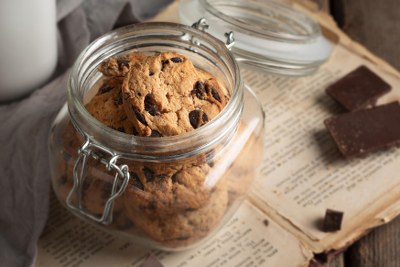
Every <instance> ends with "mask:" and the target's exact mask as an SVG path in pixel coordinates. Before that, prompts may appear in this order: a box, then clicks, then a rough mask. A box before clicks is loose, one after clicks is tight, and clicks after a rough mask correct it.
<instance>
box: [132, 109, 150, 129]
mask: <svg viewBox="0 0 400 267" xmlns="http://www.w3.org/2000/svg"><path fill="white" fill-rule="evenodd" d="M132 110H133V112H134V113H135V116H136V119H137V120H138V121H140V122H141V123H143V124H144V125H147V122H146V119H145V118H144V116H143V114H142V113H140V111H138V110H137V109H135V108H132Z"/></svg>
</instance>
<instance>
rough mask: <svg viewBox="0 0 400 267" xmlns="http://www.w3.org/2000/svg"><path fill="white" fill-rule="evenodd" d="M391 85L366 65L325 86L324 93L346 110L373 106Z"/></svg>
mask: <svg viewBox="0 0 400 267" xmlns="http://www.w3.org/2000/svg"><path fill="white" fill-rule="evenodd" d="M390 90H391V86H390V85H389V84H388V83H386V82H385V81H384V80H382V79H381V78H380V77H379V76H378V75H376V74H375V73H374V72H372V71H371V70H370V69H368V68H367V67H366V66H361V67H358V68H357V69H355V70H353V71H352V72H350V73H349V74H347V75H346V76H344V77H343V78H341V79H339V80H338V81H336V82H335V83H333V84H331V85H330V86H329V87H328V88H326V93H327V94H328V95H329V96H331V97H332V98H333V99H335V100H336V101H337V102H339V103H340V104H342V105H343V107H344V108H345V109H347V110H348V111H355V110H360V109H363V108H366V107H370V106H374V105H375V103H376V101H377V99H378V98H379V97H380V96H382V95H384V94H386V93H387V92H389V91H390Z"/></svg>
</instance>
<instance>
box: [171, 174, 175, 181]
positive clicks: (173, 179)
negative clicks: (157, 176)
mask: <svg viewBox="0 0 400 267" xmlns="http://www.w3.org/2000/svg"><path fill="white" fill-rule="evenodd" d="M171 181H172V182H173V183H176V173H174V174H173V175H172V176H171Z"/></svg>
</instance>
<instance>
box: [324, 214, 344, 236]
mask: <svg viewBox="0 0 400 267" xmlns="http://www.w3.org/2000/svg"><path fill="white" fill-rule="evenodd" d="M342 220H343V212H341V211H337V210H332V209H327V210H326V212H325V218H324V224H323V225H322V230H324V231H325V232H334V231H339V230H340V229H341V228H342Z"/></svg>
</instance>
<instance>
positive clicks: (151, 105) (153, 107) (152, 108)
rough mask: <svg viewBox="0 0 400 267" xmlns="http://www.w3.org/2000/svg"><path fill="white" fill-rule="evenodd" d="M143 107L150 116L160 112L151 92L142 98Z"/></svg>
mask: <svg viewBox="0 0 400 267" xmlns="http://www.w3.org/2000/svg"><path fill="white" fill-rule="evenodd" d="M144 109H145V110H146V111H147V112H148V113H150V115H151V116H156V115H158V114H160V112H159V111H158V106H157V103H156V101H155V99H154V97H153V96H152V95H151V94H148V95H146V97H145V98H144Z"/></svg>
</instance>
